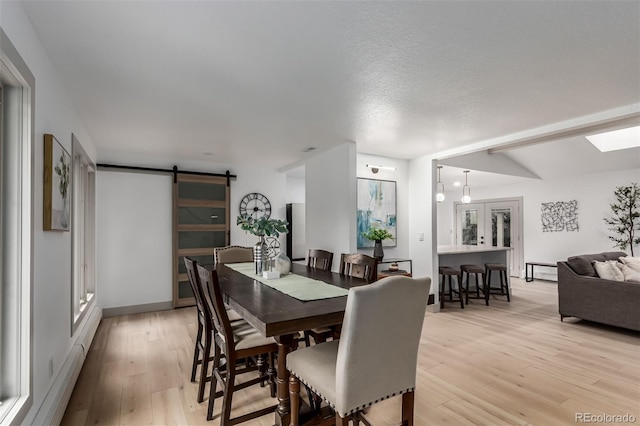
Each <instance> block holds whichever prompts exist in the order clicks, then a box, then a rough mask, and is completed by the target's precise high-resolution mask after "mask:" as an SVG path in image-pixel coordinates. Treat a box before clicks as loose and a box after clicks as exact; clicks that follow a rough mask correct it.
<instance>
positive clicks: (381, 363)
mask: <svg viewBox="0 0 640 426" xmlns="http://www.w3.org/2000/svg"><path fill="white" fill-rule="evenodd" d="M430 287H431V279H430V278H409V277H405V276H394V277H387V278H384V279H382V280H380V281H378V282H376V283H373V284H371V285H366V286H359V287H354V288H351V289H349V295H348V297H347V307H346V310H345V314H344V322H343V327H342V337H341V338H340V340H334V341H331V342H326V343H320V344H318V345H313V346H310V347H308V348H302V349H298V350H297V351H293V352H291V353H290V354H288V355H287V369H288V370H289V371H290V372H291V379H290V381H289V391H290V395H291V425H297V424H298V415H299V407H300V398H299V396H300V395H299V394H300V382H302V383H304V384H305V385H306V386H308V387H310V388H311V389H312V390H313V391H314V392H315V393H316V394H317V395H319V396H320V397H322V399H324V400H325V401H326V402H327V403H328V404H329V405H330V406H331V407H332V408H333V409H334V410H335V412H336V417H335V420H336V424H337V425H340V426H346V425H347V424H348V423H349V420H350V419H351V420H354V424H357V421H358V419H359V416H360V412H361V410H363V409H365V408H367V407H369V406H370V405H372V404H374V403H376V402H378V401H381V400H384V399H386V398H389V397H392V396H395V395H400V394H401V395H402V425H405V426H411V425H413V405H414V392H415V384H416V363H417V357H418V347H419V344H420V335H421V333H422V323H423V321H424V315H425V310H426V307H427V298H428V296H429V289H430ZM381 336H384V338H383V339H382V338H381ZM381 339H382V340H381ZM381 342H382V344H381Z"/></svg>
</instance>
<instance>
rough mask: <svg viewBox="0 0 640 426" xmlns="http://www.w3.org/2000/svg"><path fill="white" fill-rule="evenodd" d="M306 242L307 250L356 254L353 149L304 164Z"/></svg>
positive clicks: (322, 155) (336, 261) (336, 257)
mask: <svg viewBox="0 0 640 426" xmlns="http://www.w3.org/2000/svg"><path fill="white" fill-rule="evenodd" d="M305 165H306V175H305V193H306V195H307V196H306V201H305V204H306V225H307V228H306V232H305V234H306V239H307V247H308V248H319V249H323V250H327V251H330V252H332V253H334V260H333V270H334V271H337V270H338V267H339V264H340V253H354V252H355V251H356V234H355V232H356V146H355V144H354V143H345V144H342V145H340V146H338V147H336V148H333V149H331V150H329V151H326V152H323V153H320V154H318V155H316V156H315V157H312V158H310V159H309V160H307V161H306V163H305Z"/></svg>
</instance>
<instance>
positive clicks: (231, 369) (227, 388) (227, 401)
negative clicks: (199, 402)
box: [220, 361, 236, 426]
mask: <svg viewBox="0 0 640 426" xmlns="http://www.w3.org/2000/svg"><path fill="white" fill-rule="evenodd" d="M231 364H235V363H230V362H229V361H227V374H226V376H227V377H225V381H224V395H223V397H222V413H221V414H220V425H221V426H227V425H228V424H229V419H231V402H232V401H233V388H234V386H235V382H236V369H235V366H231Z"/></svg>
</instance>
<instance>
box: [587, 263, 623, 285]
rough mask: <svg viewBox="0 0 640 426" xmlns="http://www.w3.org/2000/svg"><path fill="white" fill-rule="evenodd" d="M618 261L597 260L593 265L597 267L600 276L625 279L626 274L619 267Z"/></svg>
mask: <svg viewBox="0 0 640 426" xmlns="http://www.w3.org/2000/svg"><path fill="white" fill-rule="evenodd" d="M617 263H618V262H616V261H615V260H607V261H605V262H599V261H597V260H595V261H594V262H593V267H594V268H595V269H596V273H597V274H598V276H599V277H600V278H604V279H605V280H612V281H624V274H623V273H622V271H621V270H620V268H618V265H617Z"/></svg>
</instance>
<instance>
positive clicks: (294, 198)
mask: <svg viewBox="0 0 640 426" xmlns="http://www.w3.org/2000/svg"><path fill="white" fill-rule="evenodd" d="M286 185H287V189H286V197H287V198H286V203H287V204H289V203H304V201H305V190H304V186H305V180H304V179H302V178H294V177H290V176H287V178H286Z"/></svg>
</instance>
